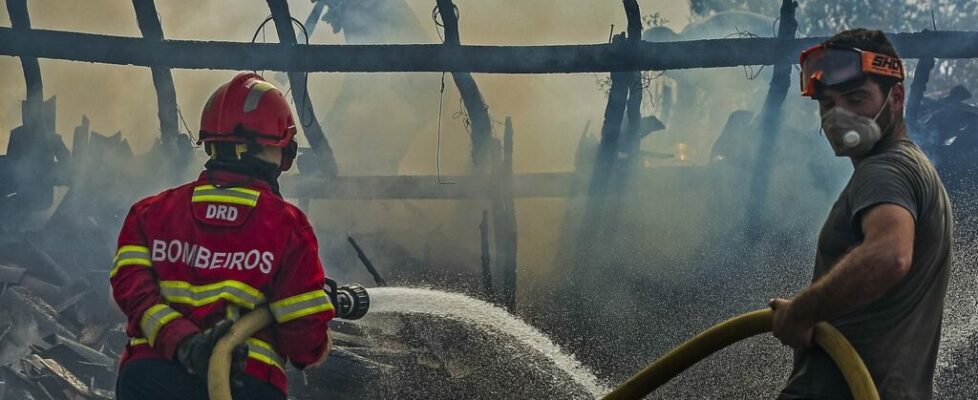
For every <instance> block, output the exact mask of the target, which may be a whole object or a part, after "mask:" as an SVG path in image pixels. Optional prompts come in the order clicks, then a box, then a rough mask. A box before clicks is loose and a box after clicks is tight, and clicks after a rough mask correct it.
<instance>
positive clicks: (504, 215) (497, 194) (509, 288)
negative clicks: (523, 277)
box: [492, 117, 517, 313]
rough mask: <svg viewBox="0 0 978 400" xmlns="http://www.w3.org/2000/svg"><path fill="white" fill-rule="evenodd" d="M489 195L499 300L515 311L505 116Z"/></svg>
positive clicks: (509, 139)
mask: <svg viewBox="0 0 978 400" xmlns="http://www.w3.org/2000/svg"><path fill="white" fill-rule="evenodd" d="M493 176H494V180H495V184H494V185H493V189H494V190H493V195H492V232H493V237H494V242H495V243H496V263H497V264H498V265H499V269H500V270H501V272H502V285H501V287H500V290H499V297H500V299H499V300H500V302H501V303H502V305H503V306H505V307H506V309H507V310H509V312H511V313H515V312H516V269H517V264H516V255H517V236H516V235H517V227H516V204H515V202H514V201H513V189H512V188H513V121H512V119H510V117H506V128H505V131H504V134H503V155H502V159H501V160H499V162H497V163H495V167H494V171H493Z"/></svg>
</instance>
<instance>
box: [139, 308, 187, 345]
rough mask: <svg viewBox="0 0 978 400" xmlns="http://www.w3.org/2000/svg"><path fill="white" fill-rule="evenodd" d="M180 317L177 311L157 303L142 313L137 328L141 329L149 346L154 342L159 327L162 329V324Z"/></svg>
mask: <svg viewBox="0 0 978 400" xmlns="http://www.w3.org/2000/svg"><path fill="white" fill-rule="evenodd" d="M180 317H181V314H180V313H179V312H177V311H176V310H174V309H172V308H170V307H168V306H167V305H166V304H157V305H155V306H152V307H150V308H149V309H148V310H146V312H144V313H143V317H142V318H141V319H140V321H139V328H140V329H142V330H143V335H145V336H146V339H147V340H149V344H150V346H152V345H154V344H155V343H156V335H157V334H158V333H160V329H163V326H164V325H166V324H168V323H169V322H170V321H173V320H175V319H177V318H180Z"/></svg>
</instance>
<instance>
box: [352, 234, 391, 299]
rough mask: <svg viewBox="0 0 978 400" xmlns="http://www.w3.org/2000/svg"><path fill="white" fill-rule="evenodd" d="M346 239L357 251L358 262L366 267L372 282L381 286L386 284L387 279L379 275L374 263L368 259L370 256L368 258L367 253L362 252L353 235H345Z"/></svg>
mask: <svg viewBox="0 0 978 400" xmlns="http://www.w3.org/2000/svg"><path fill="white" fill-rule="evenodd" d="M346 240H347V241H348V242H350V245H351V246H353V250H354V251H356V252H357V258H359V259H360V262H361V263H363V266H364V267H365V268H367V272H369V273H370V276H372V277H373V278H374V283H375V284H377V286H381V287H383V286H387V281H386V280H384V277H383V276H382V275H380V272H378V271H377V268H376V267H374V263H373V262H371V261H370V258H368V257H367V254H366V253H364V252H363V249H362V248H360V245H359V244H358V243H357V241H356V240H355V239H353V236H347V237H346Z"/></svg>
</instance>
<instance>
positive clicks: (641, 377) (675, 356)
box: [603, 308, 880, 400]
mask: <svg viewBox="0 0 978 400" xmlns="http://www.w3.org/2000/svg"><path fill="white" fill-rule="evenodd" d="M773 318H774V312H773V311H772V310H771V309H769V308H766V309H763V310H757V311H752V312H749V313H746V314H742V315H740V316H737V317H734V318H731V319H728V320H726V321H724V322H721V323H719V324H717V325H714V326H713V327H711V328H710V329H707V330H706V331H704V332H702V333H700V334H699V335H696V336H695V337H693V338H692V339H690V340H687V341H686V342H685V343H683V344H681V345H679V347H676V348H675V349H673V350H672V351H670V352H669V353H667V354H666V355H665V356H663V357H662V358H660V359H658V360H656V361H655V362H654V363H652V364H651V365H649V366H648V367H646V368H645V369H643V370H641V371H639V372H638V373H637V374H635V376H633V377H631V378H629V379H628V380H627V381H625V383H624V384H623V385H621V386H620V387H618V388H617V389H615V390H614V391H612V392H611V393H608V394H607V395H605V396H604V397H603V400H633V399H641V398H643V397H645V396H646V395H648V394H649V393H652V391H654V390H655V389H657V388H659V387H660V386H662V385H664V384H665V383H666V382H669V380H671V379H672V378H674V377H675V376H676V375H679V373H681V372H683V371H684V370H686V369H687V368H689V367H691V366H692V365H693V364H696V363H697V362H699V361H700V360H702V359H704V358H706V357H708V356H709V355H711V354H713V353H715V352H717V351H719V350H721V349H723V348H725V347H727V346H729V345H731V344H734V343H736V342H739V341H741V340H744V339H747V338H749V337H751V336H756V335H760V334H762V333H766V332H770V331H771V329H772V325H773ZM813 340H814V341H815V343H816V344H817V345H819V346H820V347H822V349H824V350H825V352H826V353H828V354H829V356H830V357H831V358H832V360H833V361H835V364H836V366H838V367H839V369H840V370H841V371H842V375H843V376H844V377H845V379H846V383H848V384H849V389H850V390H851V391H852V396H853V399H855V400H879V398H880V396H879V393H878V392H877V391H876V385H875V384H874V383H873V378H872V377H871V376H870V375H869V370H868V369H866V364H864V363H863V360H862V358H860V357H859V354H858V353H857V352H856V349H854V348H853V347H852V344H850V343H849V341H848V340H846V338H845V336H843V335H842V333H841V332H839V331H838V330H837V329H835V328H834V327H832V325H829V324H828V323H826V322H820V323H818V324H817V325H815V332H814V337H813Z"/></svg>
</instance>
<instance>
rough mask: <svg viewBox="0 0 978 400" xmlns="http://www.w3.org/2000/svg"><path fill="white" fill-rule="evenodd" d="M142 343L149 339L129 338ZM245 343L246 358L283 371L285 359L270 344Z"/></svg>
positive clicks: (146, 342)
mask: <svg viewBox="0 0 978 400" xmlns="http://www.w3.org/2000/svg"><path fill="white" fill-rule="evenodd" d="M142 344H149V340H147V339H146V338H142V337H134V338H130V339H129V345H130V346H139V345H142ZM245 344H246V345H247V346H248V358H251V359H254V360H256V361H259V362H261V363H264V364H268V365H271V366H273V367H275V368H278V369H280V370H282V371H283V372H284V371H285V360H284V359H283V358H282V356H280V355H279V354H278V352H276V351H275V349H274V348H272V345H271V344H269V343H268V342H266V341H263V340H260V339H255V338H249V339H248V340H246V341H245Z"/></svg>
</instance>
